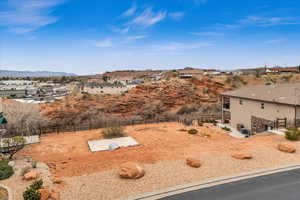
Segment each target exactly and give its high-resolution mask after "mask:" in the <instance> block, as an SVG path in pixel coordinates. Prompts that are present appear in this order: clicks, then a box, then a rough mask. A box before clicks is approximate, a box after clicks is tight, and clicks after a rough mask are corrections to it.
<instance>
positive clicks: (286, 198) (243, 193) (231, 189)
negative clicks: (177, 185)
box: [162, 169, 300, 200]
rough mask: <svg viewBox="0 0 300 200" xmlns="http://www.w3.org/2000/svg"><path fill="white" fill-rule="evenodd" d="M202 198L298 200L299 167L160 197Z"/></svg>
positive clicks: (213, 199)
mask: <svg viewBox="0 0 300 200" xmlns="http://www.w3.org/2000/svg"><path fill="white" fill-rule="evenodd" d="M202 199H203V200H300V169H296V170H292V171H287V172H280V173H276V174H272V175H266V176H261V177H256V178H251V179H247V180H241V181H237V182H233V183H227V184H223V185H218V186H214V187H210V188H205V189H200V190H196V191H191V192H187V193H183V194H178V195H174V196H171V197H166V198H162V200H202Z"/></svg>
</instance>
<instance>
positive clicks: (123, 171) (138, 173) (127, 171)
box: [119, 162, 145, 179]
mask: <svg viewBox="0 0 300 200" xmlns="http://www.w3.org/2000/svg"><path fill="white" fill-rule="evenodd" d="M119 175H120V177H121V178H128V179H138V178H141V177H143V176H144V175H145V170H144V169H143V168H142V167H141V166H140V165H139V164H137V163H133V162H126V163H123V164H122V165H121V166H120V171H119Z"/></svg>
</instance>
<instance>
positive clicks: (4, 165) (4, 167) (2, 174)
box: [0, 160, 14, 180]
mask: <svg viewBox="0 0 300 200" xmlns="http://www.w3.org/2000/svg"><path fill="white" fill-rule="evenodd" d="M13 174H14V169H13V168H12V167H11V166H9V165H8V161H6V160H3V161H0V180H4V179H7V178H9V177H11V176H12V175H13Z"/></svg>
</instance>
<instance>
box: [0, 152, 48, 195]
mask: <svg viewBox="0 0 300 200" xmlns="http://www.w3.org/2000/svg"><path fill="white" fill-rule="evenodd" d="M14 162H15V166H14V170H15V173H14V175H13V176H12V177H10V178H9V179H6V180H2V181H0V184H3V185H5V186H6V187H8V188H9V189H10V190H11V193H12V195H13V199H12V200H22V199H23V197H22V194H23V192H24V191H25V189H26V188H27V187H28V186H29V185H30V184H32V183H33V182H34V181H24V180H22V176H21V170H22V169H23V168H24V167H26V166H31V164H30V161H28V159H27V158H22V157H21V158H20V157H19V158H16V159H15V160H14ZM31 171H36V172H38V173H39V174H40V176H39V178H42V179H43V182H44V186H47V185H50V183H51V182H50V178H51V173H50V171H49V168H48V166H47V165H46V164H44V163H41V162H38V163H37V168H35V169H31Z"/></svg>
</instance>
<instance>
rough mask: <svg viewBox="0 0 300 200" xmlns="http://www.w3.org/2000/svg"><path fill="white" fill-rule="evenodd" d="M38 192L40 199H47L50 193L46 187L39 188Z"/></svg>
mask: <svg viewBox="0 0 300 200" xmlns="http://www.w3.org/2000/svg"><path fill="white" fill-rule="evenodd" d="M38 192H39V193H40V194H41V200H48V199H49V198H50V196H51V193H50V192H49V190H47V189H39V190H38Z"/></svg>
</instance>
